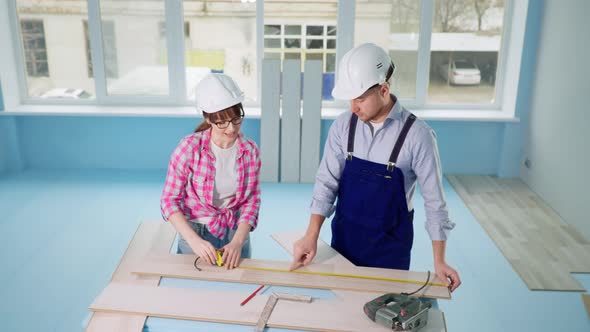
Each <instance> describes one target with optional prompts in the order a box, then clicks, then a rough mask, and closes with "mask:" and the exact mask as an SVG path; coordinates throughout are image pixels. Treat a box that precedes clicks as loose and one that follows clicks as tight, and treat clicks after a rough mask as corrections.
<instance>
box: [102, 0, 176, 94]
mask: <svg viewBox="0 0 590 332" xmlns="http://www.w3.org/2000/svg"><path fill="white" fill-rule="evenodd" d="M99 5H100V15H101V17H100V19H101V23H102V30H103V33H102V36H101V37H102V48H103V53H104V54H103V59H102V61H103V62H104V69H105V74H106V85H107V89H106V90H107V91H106V93H107V95H112V96H130V95H131V96H166V95H168V94H169V80H168V66H167V63H166V62H164V63H162V62H161V60H160V57H159V52H158V50H159V41H158V36H159V31H158V29H159V25H158V23H159V22H161V21H163V20H164V15H165V8H164V5H165V3H164V0H156V1H150V2H149V3H143V2H137V1H131V0H128V1H116V2H102V1H101V2H100V3H99ZM107 22H111V23H107ZM115 28H116V29H115Z"/></svg>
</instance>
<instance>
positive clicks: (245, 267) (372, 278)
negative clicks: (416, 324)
mask: <svg viewBox="0 0 590 332" xmlns="http://www.w3.org/2000/svg"><path fill="white" fill-rule="evenodd" d="M237 268H239V269H245V270H258V271H269V272H284V273H301V274H313V275H321V276H330V277H345V278H355V279H369V280H382V281H394V282H403V283H408V284H417V285H424V284H427V285H431V286H441V287H446V285H444V284H442V283H439V282H428V283H425V282H424V281H418V280H407V279H397V278H386V277H374V276H363V275H358V274H346V273H333V272H319V271H303V270H293V271H289V270H282V269H275V268H269V267H254V266H238V267H237Z"/></svg>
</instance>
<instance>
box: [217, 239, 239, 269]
mask: <svg viewBox="0 0 590 332" xmlns="http://www.w3.org/2000/svg"><path fill="white" fill-rule="evenodd" d="M221 251H222V252H223V256H222V260H223V265H224V266H225V267H226V268H227V269H228V270H231V269H233V268H235V267H236V266H238V263H239V262H240V256H241V255H242V243H239V242H238V241H236V240H235V239H234V240H232V241H231V242H230V243H228V244H226V245H225V246H224V247H223V248H221Z"/></svg>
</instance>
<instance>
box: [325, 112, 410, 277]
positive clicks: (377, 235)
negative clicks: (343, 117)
mask: <svg viewBox="0 0 590 332" xmlns="http://www.w3.org/2000/svg"><path fill="white" fill-rule="evenodd" d="M415 120H416V116H415V115H414V114H410V116H409V117H408V119H407V121H406V123H405V124H404V127H403V128H402V130H401V132H400V134H399V137H398V139H397V142H396V143H395V146H394V148H393V151H392V152H391V156H390V157H389V163H388V164H387V165H383V164H378V163H374V162H371V161H368V160H364V159H360V158H356V157H354V156H353V155H352V153H353V150H354V134H355V129H356V124H357V121H358V117H357V116H356V115H354V114H353V115H352V118H351V119H350V129H349V133H348V157H347V159H346V163H345V165H344V170H343V171H342V176H341V177H340V185H339V189H338V203H337V204H336V214H335V216H334V219H333V220H332V247H333V248H334V249H336V250H337V251H338V252H339V253H340V254H342V255H343V256H344V257H346V258H347V259H348V260H350V261H351V262H352V263H354V264H355V265H358V266H368V267H381V268H390V269H400V270H408V269H409V268H410V251H411V249H412V242H413V240H414V227H413V224H412V221H413V219H414V211H410V212H408V205H407V202H406V191H405V186H404V175H403V173H402V171H401V170H400V169H399V168H397V167H395V163H396V162H397V157H398V155H399V152H400V150H401V148H402V145H403V144H404V141H405V138H406V136H407V134H408V131H409V130H410V128H411V126H412V124H413V123H414V121H415Z"/></svg>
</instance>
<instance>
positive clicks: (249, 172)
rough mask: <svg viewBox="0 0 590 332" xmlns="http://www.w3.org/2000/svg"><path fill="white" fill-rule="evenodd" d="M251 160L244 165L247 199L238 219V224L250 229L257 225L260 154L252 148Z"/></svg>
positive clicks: (256, 149) (255, 148)
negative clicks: (247, 226) (248, 226)
mask: <svg viewBox="0 0 590 332" xmlns="http://www.w3.org/2000/svg"><path fill="white" fill-rule="evenodd" d="M253 152H254V153H253V155H252V158H251V159H250V160H249V161H248V162H247V164H246V165H245V167H246V174H245V176H246V178H247V180H248V192H249V193H248V197H247V198H246V201H245V202H244V204H243V205H242V206H241V207H240V218H239V220H238V223H243V222H246V223H248V224H249V225H250V226H251V227H252V228H251V231H252V230H254V229H255V228H256V226H257V225H258V212H259V210H260V165H261V163H260V152H259V150H258V148H257V147H255V146H254V151H253Z"/></svg>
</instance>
